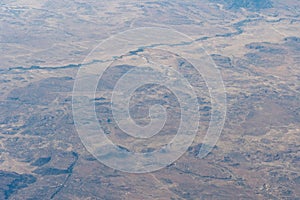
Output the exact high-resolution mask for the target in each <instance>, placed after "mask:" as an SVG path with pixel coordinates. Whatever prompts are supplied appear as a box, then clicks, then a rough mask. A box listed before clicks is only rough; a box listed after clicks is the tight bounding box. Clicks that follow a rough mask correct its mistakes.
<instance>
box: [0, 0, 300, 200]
mask: <svg viewBox="0 0 300 200" xmlns="http://www.w3.org/2000/svg"><path fill="white" fill-rule="evenodd" d="M0 16H1V20H0V47H1V48H0V58H1V63H0V74H1V76H0V88H1V89H0V199H31V200H33V199H72V200H73V199H74V200H76V199H87V200H88V199H99V200H102V199H103V200H109V199H112V200H118V199H128V200H135V199H136V200H140V199H147V200H148V199H149V200H151V199H160V200H165V199H166V200H167V199H170V200H171V199H172V200H175V199H176V200H179V199H191V200H194V199H253V200H256V199H262V200H265V199H288V200H296V199H300V190H299V188H300V2H299V1H298V0H286V1H279V0H261V1H258V0H240V1H239V0H198V1H194V0H193V1H179V0H178V1H177V0H174V1H123V0H117V1H106V0H105V1H97V0H88V1H85V0H72V1H66V0H51V1H50V0H32V1H25V0H19V1H8V0H3V1H1V2H0ZM139 27H167V28H172V29H174V30H177V31H180V32H182V33H184V34H186V35H187V36H189V37H190V38H191V39H192V40H194V43H196V44H198V45H200V46H201V47H202V48H204V49H205V51H206V53H207V54H208V55H209V56H210V57H211V59H212V60H213V61H214V63H215V65H216V67H217V69H218V70H219V71H220V73H221V75H222V78H223V82H224V86H225V89H226V101H227V115H226V121H225V125H224V128H223V131H222V134H221V136H220V138H219V140H218V142H217V144H216V145H215V146H214V147H213V150H212V152H210V153H209V154H208V156H207V157H205V158H199V157H198V154H199V150H200V148H201V146H203V145H205V144H203V138H204V136H205V133H206V131H207V129H208V126H209V120H210V115H211V109H212V108H211V99H210V97H209V92H208V90H207V86H206V85H205V81H204V80H203V77H202V76H201V75H200V74H197V73H196V72H195V69H194V68H193V66H191V64H190V63H188V61H186V60H184V59H183V58H181V57H179V56H178V55H176V53H177V52H172V53H166V52H164V51H154V53H153V50H152V49H151V47H150V48H148V50H147V49H140V50H139V51H136V52H129V54H127V55H125V56H123V57H122V58H118V59H116V61H115V62H114V63H113V65H111V66H110V67H109V68H108V70H107V71H106V72H105V74H104V77H105V78H104V81H101V80H100V81H99V84H98V87H97V93H96V97H95V98H91V101H94V102H95V108H96V111H97V117H98V120H99V123H100V124H101V127H102V128H103V131H104V132H105V133H106V134H107V137H108V138H109V139H111V140H112V141H113V142H114V143H116V144H118V145H119V146H120V148H122V149H124V151H129V152H130V151H136V152H152V151H154V150H155V149H157V148H160V147H161V146H163V145H164V143H165V142H167V141H169V140H171V139H172V137H174V135H175V134H176V130H177V129H178V122H179V121H180V116H179V115H180V113H179V111H178V107H179V106H180V105H179V103H178V99H176V97H175V96H174V94H173V93H172V92H171V91H170V90H168V88H166V87H161V86H159V85H155V84H152V85H151V84H149V85H145V86H144V87H141V88H139V89H138V90H137V91H136V93H135V95H134V96H133V97H132V104H131V105H130V114H131V116H132V117H133V118H134V119H135V120H136V121H137V123H140V124H147V123H148V122H149V116H148V114H149V113H148V109H149V106H150V105H154V104H160V105H162V106H163V107H164V108H165V109H166V110H170V112H168V120H167V122H166V124H165V126H164V128H163V129H162V130H161V132H160V134H159V135H157V136H155V137H156V139H155V138H154V139H153V140H149V141H147V142H146V143H143V141H134V140H133V139H132V138H130V137H128V136H126V134H125V133H123V132H122V131H121V130H120V129H119V128H118V127H117V125H116V123H115V121H114V119H113V116H112V111H111V103H110V99H109V95H110V94H111V91H112V90H113V87H114V85H115V84H116V81H117V80H118V78H120V77H121V76H122V75H124V74H125V73H126V72H127V71H128V70H130V69H132V68H134V67H135V66H137V65H140V64H143V63H142V62H140V60H138V57H144V58H147V61H149V60H151V59H156V61H157V62H158V61H159V62H163V63H164V65H168V66H169V67H172V68H174V69H176V70H178V71H180V72H181V73H182V74H183V76H184V77H186V78H187V80H188V81H189V83H190V84H191V85H192V86H194V87H195V88H197V89H198V91H200V92H199V93H197V100H198V103H199V113H200V121H199V124H200V125H199V130H198V133H197V136H196V138H195V140H194V142H193V144H192V145H191V146H190V147H189V148H188V150H187V152H186V153H185V154H184V155H183V156H181V157H180V158H179V159H178V160H176V161H175V162H174V163H172V164H170V165H168V166H167V167H165V168H163V169H160V170H158V171H155V172H151V173H142V174H132V173H125V172H121V171H118V170H115V169H111V168H109V167H107V166H105V165H104V164H102V163H101V162H99V161H98V160H97V159H96V158H95V157H94V156H93V155H92V154H91V153H90V152H89V151H87V149H86V147H85V146H84V145H83V144H82V142H81V140H80V137H79V135H78V133H77V131H76V127H75V125H74V120H73V115H72V91H73V85H74V81H75V78H76V74H77V71H78V70H79V68H80V67H82V63H83V62H84V59H85V58H86V57H87V56H88V54H89V53H90V52H91V51H92V50H93V49H94V48H95V47H96V46H97V45H98V44H99V43H100V42H101V41H103V40H104V39H106V38H108V37H110V36H112V35H114V34H117V33H119V32H122V31H126V30H130V29H134V28H139ZM177 48H178V51H179V50H180V48H181V47H180V46H178V47H177ZM155 53H156V54H155ZM151 56H152V57H151ZM144 61H145V60H144ZM97 62H101V61H99V60H97V58H94V60H93V63H89V64H86V65H84V67H87V68H88V67H89V66H90V65H94V64H97ZM157 141H160V142H157Z"/></svg>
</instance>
